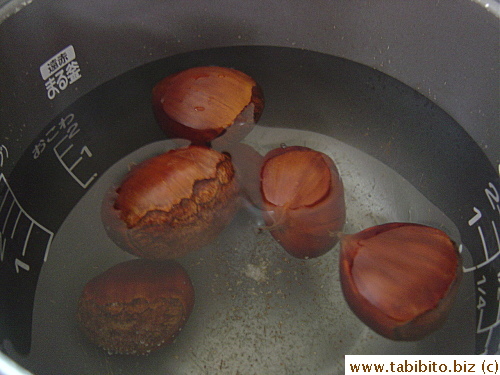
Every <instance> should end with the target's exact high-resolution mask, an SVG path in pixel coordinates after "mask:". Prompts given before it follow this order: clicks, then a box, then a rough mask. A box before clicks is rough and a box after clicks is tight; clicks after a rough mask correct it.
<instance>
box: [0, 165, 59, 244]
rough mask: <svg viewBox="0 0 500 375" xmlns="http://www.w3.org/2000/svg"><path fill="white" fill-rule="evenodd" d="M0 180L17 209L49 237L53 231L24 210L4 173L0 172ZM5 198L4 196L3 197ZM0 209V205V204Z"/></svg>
mask: <svg viewBox="0 0 500 375" xmlns="http://www.w3.org/2000/svg"><path fill="white" fill-rule="evenodd" d="M0 181H3V182H4V183H5V185H6V186H7V189H8V190H9V193H10V194H11V195H12V198H13V199H14V201H15V202H16V204H17V206H18V207H19V209H20V210H21V211H22V213H23V214H24V215H25V216H26V217H27V218H28V219H29V220H30V221H31V222H32V223H35V224H36V225H37V226H38V227H39V228H40V229H41V230H43V231H45V232H47V233H48V234H49V235H50V236H51V237H52V236H53V235H54V233H52V231H51V230H49V229H47V228H45V227H44V226H43V225H42V224H40V223H39V222H37V221H36V220H35V219H33V218H32V217H31V216H30V215H29V214H28V213H27V212H26V211H25V210H24V208H23V207H22V206H21V205H20V204H19V202H18V200H17V199H16V196H15V195H14V194H13V193H12V189H11V188H10V185H9V183H8V182H7V179H6V178H5V176H4V174H3V173H0ZM4 200H5V198H4ZM2 205H3V202H2ZM0 209H1V206H0Z"/></svg>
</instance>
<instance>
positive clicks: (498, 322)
mask: <svg viewBox="0 0 500 375" xmlns="http://www.w3.org/2000/svg"><path fill="white" fill-rule="evenodd" d="M482 312H483V311H482V310H481V313H482ZM481 317H482V314H481ZM481 320H482V319H481ZM499 325H500V320H497V321H496V322H495V323H493V324H490V325H489V326H488V327H484V328H478V330H477V333H484V332H486V331H488V330H493V328H495V327H497V326H499Z"/></svg>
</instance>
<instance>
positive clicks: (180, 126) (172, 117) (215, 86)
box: [152, 66, 264, 145]
mask: <svg viewBox="0 0 500 375" xmlns="http://www.w3.org/2000/svg"><path fill="white" fill-rule="evenodd" d="M152 96H153V98H152V101H153V111H154V114H155V117H156V120H157V122H158V124H159V125H160V127H161V129H162V130H163V131H164V132H165V133H166V134H167V135H168V136H170V137H174V138H184V139H188V140H190V141H192V142H193V143H194V144H200V145H206V144H208V143H209V142H210V141H212V140H213V139H214V138H216V137H219V136H220V135H221V134H223V133H225V132H226V130H228V129H229V128H230V127H231V128H239V129H231V130H232V131H235V132H236V133H238V137H235V138H236V139H234V140H233V141H239V140H241V139H243V138H244V137H245V135H246V134H248V132H250V130H251V128H252V126H253V125H254V124H255V123H256V122H257V121H258V120H259V118H260V116H261V114H262V111H263V110H264V96H263V93H262V90H261V88H260V86H259V85H258V84H257V83H256V82H255V81H254V79H253V78H251V77H250V76H248V75H246V74H245V73H243V72H240V71H238V70H236V69H231V68H224V67H218V66H201V67H195V68H191V69H187V70H183V71H181V72H178V73H175V74H172V75H169V76H168V77H166V78H164V79H162V80H161V81H160V82H158V83H157V84H156V85H155V87H154V88H153V95H152Z"/></svg>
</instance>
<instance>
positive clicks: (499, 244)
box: [491, 220, 500, 256]
mask: <svg viewBox="0 0 500 375" xmlns="http://www.w3.org/2000/svg"><path fill="white" fill-rule="evenodd" d="M491 226H492V227H493V232H495V237H496V239H497V247H498V251H497V253H496V254H495V256H497V255H498V254H499V253H500V237H499V236H498V230H497V226H496V223H495V221H494V220H492V221H491Z"/></svg>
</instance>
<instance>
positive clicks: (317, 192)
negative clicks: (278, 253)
mask: <svg viewBox="0 0 500 375" xmlns="http://www.w3.org/2000/svg"><path fill="white" fill-rule="evenodd" d="M260 180H261V194H262V201H263V210H264V213H265V215H264V216H265V221H266V224H267V226H268V227H269V230H270V231H271V234H272V235H273V237H274V238H275V239H276V240H277V241H278V242H279V243H280V244H281V246H283V248H284V249H285V250H286V251H287V252H288V253H290V254H291V255H293V256H295V257H297V258H301V259H307V258H314V257H318V256H320V255H323V254H325V253H326V252H328V251H329V250H331V249H332V247H333V246H335V244H336V243H337V242H338V239H339V236H338V235H339V232H340V231H341V230H342V228H343V226H344V223H345V215H346V213H345V201H344V187H343V184H342V180H341V178H340V175H339V173H338V170H337V167H336V166H335V163H334V162H333V160H332V159H331V158H330V157H328V156H327V155H325V154H324V153H321V152H318V151H315V150H312V149H310V148H307V147H302V146H291V147H280V148H277V149H274V150H271V151H270V152H268V153H267V155H266V156H265V157H264V161H263V165H262V168H261V174H260Z"/></svg>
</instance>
